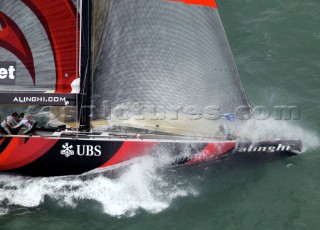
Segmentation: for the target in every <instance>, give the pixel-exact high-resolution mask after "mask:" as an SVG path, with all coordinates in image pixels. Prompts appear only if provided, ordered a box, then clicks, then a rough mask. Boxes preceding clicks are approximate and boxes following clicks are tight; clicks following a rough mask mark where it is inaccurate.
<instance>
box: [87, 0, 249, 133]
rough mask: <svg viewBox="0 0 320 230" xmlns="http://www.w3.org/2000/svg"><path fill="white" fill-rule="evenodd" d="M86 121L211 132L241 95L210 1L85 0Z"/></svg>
mask: <svg viewBox="0 0 320 230" xmlns="http://www.w3.org/2000/svg"><path fill="white" fill-rule="evenodd" d="M92 39H93V51H92V53H93V71H94V74H93V104H94V110H93V117H94V120H95V122H94V129H96V130H105V129H108V128H109V129H110V127H113V128H114V127H116V128H119V129H120V130H123V128H125V129H126V128H128V127H129V128H139V129H146V130H154V131H160V132H169V133H177V134H182V135H200V136H203V135H206V136H212V135H214V134H215V133H216V132H217V130H218V129H219V124H221V123H225V122H226V121H227V120H228V119H223V117H225V116H224V114H234V113H235V111H236V110H237V108H239V107H246V108H248V101H247V98H246V95H245V91H244V88H243V86H242V83H241V81H240V77H239V73H238V71H237V67H236V65H235V61H234V58H233V55H232V52H231V49H230V46H229V43H228V40H227V37H226V33H225V31H224V28H223V24H222V22H221V19H220V16H219V13H218V10H217V9H216V8H214V7H204V6H199V5H186V4H183V3H179V2H168V1H163V0H134V1H133V0H110V1H105V0H96V1H93V34H92Z"/></svg>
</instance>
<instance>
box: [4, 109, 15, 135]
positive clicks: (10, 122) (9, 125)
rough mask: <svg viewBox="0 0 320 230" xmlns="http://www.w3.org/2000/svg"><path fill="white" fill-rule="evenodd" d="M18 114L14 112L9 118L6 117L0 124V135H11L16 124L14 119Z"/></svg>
mask: <svg viewBox="0 0 320 230" xmlns="http://www.w3.org/2000/svg"><path fill="white" fill-rule="evenodd" d="M17 116H18V113H16V112H14V113H13V114H12V115H11V116H8V117H6V118H5V119H4V120H3V121H2V123H1V133H3V134H5V135H11V133H12V131H13V130H12V129H13V126H15V125H16V124H17V122H16V118H17Z"/></svg>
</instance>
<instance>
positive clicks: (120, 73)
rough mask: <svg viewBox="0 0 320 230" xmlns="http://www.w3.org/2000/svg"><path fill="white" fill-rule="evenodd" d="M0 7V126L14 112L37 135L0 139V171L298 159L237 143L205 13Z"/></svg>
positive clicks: (242, 118) (235, 118) (217, 31)
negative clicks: (153, 158)
mask: <svg viewBox="0 0 320 230" xmlns="http://www.w3.org/2000/svg"><path fill="white" fill-rule="evenodd" d="M0 3H1V4H0V24H1V27H0V28H2V29H1V30H0V51H1V52H0V64H1V65H2V72H3V73H4V74H3V76H2V75H1V79H0V90H1V97H0V103H1V114H2V118H5V117H6V116H8V115H9V114H11V113H12V112H13V111H17V112H19V113H21V112H23V113H25V114H26V116H30V115H31V116H32V117H33V118H34V119H35V120H37V124H38V126H37V127H38V128H37V130H36V133H37V135H33V136H26V135H6V136H3V137H1V138H0V170H2V171H7V172H15V173H21V174H26V175H33V176H55V175H68V174H81V173H84V172H87V171H90V170H94V169H99V168H102V169H103V168H108V167H113V166H115V165H118V164H121V163H123V162H127V161H130V160H132V159H134V158H136V157H140V156H144V155H150V154H151V155H152V154H156V153H160V154H161V153H164V154H167V155H168V156H170V159H171V164H172V165H179V164H186V165H188V164H195V163H200V162H204V161H208V160H215V159H218V158H219V157H221V156H223V155H227V154H243V155H246V154H250V155H255V156H261V157H271V158H277V157H284V156H290V155H293V154H297V153H299V152H301V148H302V146H301V142H300V141H299V140H275V139H266V140H259V141H255V142H253V141H251V140H250V135H245V136H241V135H240V133H241V132H240V130H241V129H243V127H245V126H246V124H247V121H248V119H250V118H251V119H252V114H251V110H250V107H249V103H248V99H247V96H246V94H245V90H244V87H243V85H242V82H241V80H240V76H239V73H238V70H237V67H236V65H235V62H234V58H233V55H232V52H231V49H230V46H229V43H228V40H227V37H226V34H225V31H224V28H223V25H222V22H221V19H220V16H219V13H218V10H217V8H216V5H215V4H214V5H211V6H210V7H205V6H200V5H196V4H195V5H192V4H191V5H186V4H183V3H181V2H169V1H162V0H135V1H131V0H108V1H106V0H95V1H91V0H75V1H64V0H55V1H49V0H42V1H38V0H28V1H27V0H26V1H14V2H12V1H4V0H0ZM53 9H54V10H53ZM30 25H33V28H32V30H29V29H28V28H29V26H30ZM1 65H0V67H1ZM14 127H15V126H14ZM9 128H10V127H9Z"/></svg>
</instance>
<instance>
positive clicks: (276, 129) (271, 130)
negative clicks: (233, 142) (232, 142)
mask: <svg viewBox="0 0 320 230" xmlns="http://www.w3.org/2000/svg"><path fill="white" fill-rule="evenodd" d="M239 136H240V137H247V138H249V139H251V140H252V141H254V142H255V141H259V140H268V139H273V140H274V139H282V140H301V141H302V146H303V152H306V151H309V150H313V149H315V148H319V146H320V138H319V136H318V134H317V133H316V132H314V131H310V130H306V129H303V128H301V127H299V126H297V125H296V124H294V123H293V122H289V121H284V120H274V119H268V120H256V121H249V122H247V123H246V124H245V125H244V126H243V127H241V130H240V135H239Z"/></svg>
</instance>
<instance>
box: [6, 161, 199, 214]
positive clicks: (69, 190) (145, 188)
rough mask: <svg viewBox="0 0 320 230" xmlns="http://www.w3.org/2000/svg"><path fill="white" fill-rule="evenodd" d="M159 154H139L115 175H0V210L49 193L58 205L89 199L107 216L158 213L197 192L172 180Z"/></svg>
mask: <svg viewBox="0 0 320 230" xmlns="http://www.w3.org/2000/svg"><path fill="white" fill-rule="evenodd" d="M162 158H163V159H162V160H161V159H159V158H155V157H143V158H140V159H139V160H137V161H136V162H135V163H133V164H132V165H130V166H128V168H126V170H125V171H124V172H123V173H122V174H121V175H120V176H119V177H118V178H116V179H111V178H108V177H106V176H104V173H96V172H95V173H94V174H91V175H90V173H89V174H86V175H85V176H83V175H82V176H72V177H55V178H26V177H19V176H4V175H1V176H0V189H1V192H0V206H1V203H2V204H5V206H4V205H2V206H3V207H0V213H2V215H4V214H7V213H8V212H9V213H10V207H12V206H22V207H37V206H39V205H41V204H42V203H44V202H45V197H50V198H51V199H53V200H55V201H56V202H57V204H58V205H60V206H69V207H70V206H71V207H77V205H78V204H79V203H80V202H83V201H88V200H93V201H96V202H98V203H99V204H101V206H102V209H103V212H104V213H107V214H109V215H111V216H133V215H135V214H136V213H137V212H138V211H139V210H145V211H147V212H150V213H158V212H161V211H162V210H164V209H166V208H168V207H169V206H170V204H171V202H172V201H173V200H174V199H176V198H178V197H184V196H189V195H192V196H194V195H197V190H196V189H195V188H194V186H192V185H191V184H190V181H188V180H187V179H183V178H179V180H175V181H172V178H171V177H170V176H166V173H165V172H164V169H165V167H164V164H166V163H165V162H166V160H165V159H164V157H162ZM160 162H162V163H160ZM169 174H170V173H169Z"/></svg>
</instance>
